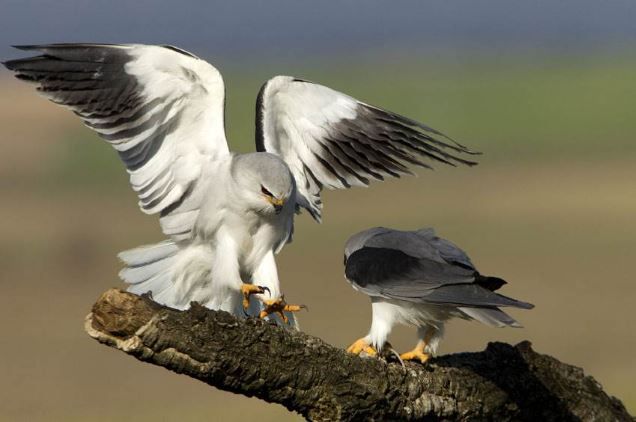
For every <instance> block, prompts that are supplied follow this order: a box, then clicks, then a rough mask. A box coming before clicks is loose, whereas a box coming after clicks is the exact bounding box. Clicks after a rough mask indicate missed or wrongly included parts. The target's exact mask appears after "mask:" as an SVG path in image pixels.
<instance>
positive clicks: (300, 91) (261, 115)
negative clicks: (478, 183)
mask: <svg viewBox="0 0 636 422" xmlns="http://www.w3.org/2000/svg"><path fill="white" fill-rule="evenodd" d="M256 128H257V130H256V147H257V150H259V151H268V152H271V153H275V154H278V155H280V156H281V157H282V158H283V159H284V160H285V161H286V162H287V164H288V165H289V167H290V168H291V171H292V173H293V174H294V177H295V179H296V183H297V187H298V203H299V204H300V206H302V207H303V208H305V209H307V210H308V211H309V212H310V213H311V215H312V216H313V217H314V218H315V219H316V220H318V221H319V220H320V216H321V208H322V202H321V200H320V191H321V190H322V188H323V187H327V188H331V189H342V188H349V187H351V186H364V185H368V184H369V183H370V181H372V180H384V177H385V176H393V177H400V175H401V174H409V173H411V172H410V171H409V169H408V165H409V164H413V165H418V166H422V167H430V166H429V164H427V163H426V162H425V161H423V160H425V159H427V160H429V161H435V162H440V163H444V164H449V165H456V164H458V163H459V164H466V165H474V164H476V163H475V162H474V161H471V160H468V159H465V158H462V157H461V155H462V154H475V153H474V152H472V151H470V150H469V149H468V148H466V147H464V146H463V145H460V144H458V143H457V142H455V141H453V140H452V139H450V138H448V137H447V136H445V135H443V134H442V133H440V132H438V131H436V130H434V129H432V128H430V127H428V126H426V125H423V124H421V123H418V122H416V121H414V120H411V119H409V118H406V117H403V116H400V115H398V114H395V113H392V112H390V111H386V110H382V109H380V108H377V107H374V106H371V105H369V104H365V103H363V102H360V101H358V100H356V99H354V98H352V97H350V96H348V95H345V94H342V93H340V92H337V91H334V90H332V89H330V88H327V87H325V86H322V85H318V84H314V83H311V82H307V81H303V80H299V79H295V78H292V77H289V76H276V77H274V78H272V79H270V80H269V81H267V83H265V85H263V87H262V88H261V91H260V93H259V95H258V100H257V106H256Z"/></svg>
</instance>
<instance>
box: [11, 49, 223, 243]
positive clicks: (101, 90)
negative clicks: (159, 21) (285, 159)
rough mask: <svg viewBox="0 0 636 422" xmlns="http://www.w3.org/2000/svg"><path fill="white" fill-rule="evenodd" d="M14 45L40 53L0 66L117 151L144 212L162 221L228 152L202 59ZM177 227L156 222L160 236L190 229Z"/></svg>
mask: <svg viewBox="0 0 636 422" xmlns="http://www.w3.org/2000/svg"><path fill="white" fill-rule="evenodd" d="M17 48H19V49H21V50H26V51H36V52H39V53H40V54H39V55H37V56H33V57H27V58H24V59H17V60H11V61H8V62H6V63H4V64H5V66H6V67H7V68H8V69H10V70H12V71H13V72H15V74H16V77H17V78H18V79H22V80H25V81H27V82H32V83H34V84H35V85H37V89H38V91H39V92H40V93H41V94H42V95H44V96H45V97H47V98H48V99H50V100H51V101H53V102H54V103H57V104H60V105H62V106H64V107H66V108H69V109H71V110H72V111H73V112H74V113H75V114H76V115H78V116H79V117H80V118H81V119H82V120H83V121H84V123H85V124H86V125H87V126H88V127H90V128H91V129H93V130H94V131H96V132H97V133H98V134H99V135H100V136H101V137H102V138H103V139H104V140H106V141H107V142H108V143H109V144H110V145H111V146H112V147H113V148H114V149H115V150H117V152H118V153H119V156H120V158H121V160H122V161H123V162H124V164H125V166H126V168H127V170H128V173H129V175H130V183H131V185H132V188H133V190H134V191H135V192H136V193H137V195H138V197H139V206H140V208H141V210H142V211H144V212H145V213H148V214H154V213H159V212H161V213H162V217H166V215H167V214H170V213H171V212H173V211H174V210H175V208H179V206H180V205H182V204H183V202H184V200H185V199H186V197H187V196H188V195H189V194H190V193H191V192H192V190H193V188H194V185H195V183H196V181H197V180H198V178H199V177H200V175H201V172H202V169H203V168H204V167H205V165H206V164H208V163H209V162H210V161H213V160H216V159H219V158H221V157H224V156H227V155H228V154H229V150H228V146H227V142H226V140H225V132H224V127H223V104H224V95H225V93H224V87H223V79H222V78H221V75H220V74H219V72H218V71H217V70H216V69H215V68H214V67H213V66H212V65H210V64H209V63H207V62H205V61H204V60H201V59H199V58H197V57H195V56H193V55H192V54H190V53H187V52H185V51H183V50H179V49H177V48H175V47H170V46H150V45H138V44H127V45H110V44H50V45H31V46H18V47H17ZM196 208H198V207H197V206H196V205H194V206H193V205H192V204H189V211H188V212H189V213H190V214H193V213H196V211H195V209H196ZM187 220H188V221H190V220H192V218H188V219H187ZM179 222H180V224H174V222H171V223H167V220H165V221H164V219H162V227H163V228H164V232H165V233H166V234H168V235H171V236H175V235H177V236H179V235H181V234H183V233H177V232H178V231H184V230H185V232H187V231H188V226H189V225H190V224H183V219H181V220H179ZM177 226H178V227H177ZM185 232H184V233H185Z"/></svg>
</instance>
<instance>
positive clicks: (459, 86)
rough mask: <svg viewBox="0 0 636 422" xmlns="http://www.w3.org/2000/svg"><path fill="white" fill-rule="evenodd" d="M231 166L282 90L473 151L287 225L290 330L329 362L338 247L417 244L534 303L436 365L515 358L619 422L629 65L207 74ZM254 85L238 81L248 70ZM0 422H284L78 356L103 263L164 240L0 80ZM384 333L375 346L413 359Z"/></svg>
mask: <svg viewBox="0 0 636 422" xmlns="http://www.w3.org/2000/svg"><path fill="white" fill-rule="evenodd" d="M219 67H220V70H221V71H222V72H223V74H224V75H225V78H226V86H227V91H228V100H227V119H226V122H227V124H226V125H227V128H228V139H229V140H230V143H231V147H232V148H233V149H236V150H239V151H249V150H251V149H253V136H254V135H253V133H254V124H253V120H254V101H255V97H256V93H257V91H258V88H259V87H260V84H261V83H262V82H263V81H264V80H265V79H267V78H268V77H270V76H272V75H274V74H279V73H287V74H293V75H294V76H298V77H302V78H305V79H309V80H313V81H315V82H320V83H323V84H326V85H329V86H331V87H333V88H335V89H338V90H341V91H344V92H347V93H349V94H350V95H353V96H355V97H357V98H359V99H361V100H363V101H365V102H368V103H371V104H375V105H380V106H383V107H385V108H388V109H391V110H393V111H396V112H399V113H402V114H405V115H407V116H409V117H412V118H415V119H418V120H421V121H423V122H425V123H427V124H429V125H431V126H432V127H434V128H437V129H439V130H442V131H443V132H445V133H447V134H449V135H451V136H452V137H454V138H455V139H457V140H459V141H460V142H462V143H465V144H467V145H468V146H470V147H471V148H473V149H476V150H480V151H482V152H484V156H482V157H481V158H480V162H481V165H480V166H477V167H475V168H471V169H465V168H456V169H454V168H441V167H439V166H438V169H437V170H436V171H433V172H431V171H419V172H418V175H419V176H420V177H417V178H404V179H401V180H393V181H389V182H386V183H383V184H376V185H374V186H372V187H371V188H369V189H353V190H351V191H347V192H342V191H340V192H327V193H326V194H325V195H324V203H325V218H324V223H323V224H322V225H317V224H315V223H313V222H312V221H311V220H310V218H309V217H308V216H307V215H302V216H300V217H299V218H298V219H297V228H296V237H295V240H294V243H293V244H292V245H289V246H288V247H287V248H285V249H284V251H283V252H282V253H281V255H280V256H279V260H278V263H279V270H280V273H281V278H282V283H283V287H284V290H285V292H286V295H287V297H288V298H289V299H290V300H293V301H295V302H301V303H306V304H307V305H309V308H310V309H311V312H308V313H307V314H305V315H302V320H301V323H302V328H303V329H304V330H306V331H308V332H309V333H312V334H315V335H318V336H320V337H322V338H323V339H325V340H326V341H328V342H330V343H332V344H335V345H338V346H346V345H347V344H348V343H349V342H351V341H352V340H354V339H356V338H358V337H360V336H361V335H363V334H364V333H365V331H366V330H367V329H368V325H369V322H370V306H369V304H368V300H367V299H365V298H364V297H362V296H361V295H360V294H357V293H356V292H354V291H353V290H352V289H351V288H350V287H349V286H348V285H347V284H346V283H345V281H344V280H343V276H342V245H343V243H344V241H345V239H346V238H347V237H348V236H349V235H350V234H351V233H353V232H354V231H357V230H361V229H364V228H367V227H370V226H374V225H385V226H393V227H397V228H416V227H424V226H434V227H436V228H437V230H438V232H439V233H440V234H442V235H444V236H447V237H448V238H450V239H452V240H453V241H455V242H456V243H458V244H459V245H462V246H463V247H464V248H465V249H466V250H467V251H468V252H469V253H470V254H471V256H472V257H473V260H474V262H475V263H476V264H477V265H478V267H480V269H481V270H482V271H483V272H484V273H492V274H494V275H499V276H502V277H504V278H506V279H507V280H508V281H509V282H510V284H509V285H508V286H506V287H505V291H504V293H506V294H508V295H510V296H513V297H518V298H520V299H523V300H527V301H530V302H533V303H535V304H536V305H537V307H536V309H535V310H533V311H530V312H516V313H514V315H515V316H516V317H517V318H518V319H519V320H521V321H522V322H523V324H524V325H525V328H524V329H521V330H513V329H508V330H494V329H490V328H487V327H482V326H480V325H478V324H477V323H467V322H453V323H451V324H450V327H449V329H448V331H447V335H446V340H445V341H444V342H443V343H442V346H441V352H442V353H452V352H457V351H465V350H480V349H483V348H484V347H485V345H486V343H487V342H488V341H494V340H501V341H508V342H518V341H521V340H523V339H529V340H531V341H532V342H533V344H534V346H535V348H536V349H537V350H538V351H541V352H545V353H550V354H554V355H555V356H556V357H558V358H560V359H561V360H563V361H565V362H568V363H572V364H576V365H579V366H582V367H584V368H585V369H586V371H587V373H589V374H591V375H593V376H594V377H595V378H596V379H597V380H599V381H600V382H601V383H602V384H603V386H604V387H605V388H606V390H607V391H609V392H610V393H611V394H615V395H617V396H618V397H619V398H621V399H622V400H624V402H625V403H626V404H627V405H628V407H629V408H630V410H631V412H632V413H635V412H636V385H634V379H636V361H635V360H634V358H633V350H634V349H635V348H636V330H635V327H634V319H633V316H632V315H631V312H630V311H631V308H632V307H633V303H632V298H633V297H634V295H635V294H636V286H635V284H634V282H633V275H632V274H631V271H630V269H631V268H630V267H631V265H632V263H633V262H635V260H636V240H635V239H636V219H635V218H634V216H636V187H635V183H636V142H634V140H636V119H635V118H634V110H636V95H635V94H636V85H635V84H634V83H633V80H634V77H633V72H634V68H636V57H629V56H627V55H622V56H616V57H609V56H608V57H599V56H594V57H589V58H586V57H568V58H563V57H560V58H556V57H526V58H523V59H511V58H509V57H497V56H493V57H488V58H480V59H475V58H458V57H455V58H452V57H440V58H439V60H434V61H433V62H427V63H424V62H422V63H419V62H415V63H414V62H408V61H405V60H401V59H400V57H399V56H397V55H396V57H391V58H390V60H389V58H387V59H386V62H383V63H378V62H374V61H372V60H367V61H364V60H362V61H359V60H357V61H356V63H348V62H347V60H338V61H337V62H336V61H332V62H327V63H315V64H305V65H304V67H303V68H293V67H292V68H291V70H289V69H290V67H288V66H286V67H274V66H272V65H267V66H261V67H260V68H259V69H258V71H257V70H251V71H250V72H249V73H246V72H244V71H242V70H241V69H243V68H244V66H240V64H239V63H234V64H229V65H225V66H224V65H223V64H219ZM252 69H254V68H253V67H252ZM0 87H1V89H2V91H1V92H2V93H3V95H2V97H0V128H1V129H0V130H1V131H2V136H1V137H0V156H1V157H2V158H1V160H2V165H0V187H1V189H2V197H3V199H2V204H3V206H2V207H0V230H1V232H2V233H3V242H2V243H0V274H1V275H2V277H1V279H2V283H1V284H0V289H1V290H0V328H1V329H2V330H3V334H4V336H5V339H8V340H7V342H6V344H7V345H8V347H6V346H5V347H4V348H3V352H2V353H3V354H2V356H3V359H1V360H0V373H1V374H3V375H2V376H1V377H0V395H2V397H3V405H2V406H0V420H4V419H6V420H65V421H67V420H78V421H79V420H113V419H115V418H117V419H118V420H131V421H132V420H135V421H139V420H153V419H156V418H160V419H165V420H172V419H179V420H193V421H194V420H202V419H204V418H205V419H208V420H210V419H211V420H234V419H237V418H238V417H241V418H246V417H250V416H251V417H255V418H258V419H259V420H262V421H268V420H281V419H283V420H293V419H295V417H294V416H291V415H289V414H288V413H287V412H286V411H285V410H284V409H283V408H282V407H279V406H273V405H268V404H265V403H263V402H260V401H258V400H256V399H247V398H243V397H238V396H235V395H232V394H230V393H225V392H220V391H215V390H212V389H210V388H209V387H207V386H205V385H203V384H201V385H200V384H199V383H197V382H195V381H193V380H190V379H186V378H185V377H182V376H178V375H175V374H171V373H169V372H167V371H164V370H161V369H159V368H155V367H151V366H148V365H142V364H140V363H138V362H136V361H134V360H133V359H131V358H128V357H126V356H124V355H123V354H121V353H118V352H115V351H112V350H109V349H106V348H105V347H103V346H100V345H98V344H97V343H95V342H94V341H92V340H90V339H89V338H88V336H86V335H85V334H84V333H83V331H82V323H83V318H84V316H85V315H86V313H87V312H88V310H89V307H90V305H91V304H92V303H93V301H94V299H95V298H96V297H97V296H98V295H99V294H100V293H101V292H102V291H103V290H105V289H106V288H108V287H111V286H121V284H120V283H119V282H118V280H117V277H116V274H117V271H118V269H119V263H118V262H117V260H116V258H115V254H116V253H117V252H118V251H120V250H123V249H126V248H130V247H133V246H137V245H140V244H146V243H152V242H154V241H157V240H159V239H161V233H160V231H159V229H158V225H157V224H156V220H155V218H153V217H147V216H144V215H143V214H141V213H140V212H139V211H138V210H137V207H136V199H135V197H134V195H133V194H132V193H131V192H130V191H129V189H128V185H127V180H126V175H125V173H124V171H123V170H122V166H121V164H120V163H119V161H118V159H117V157H116V154H114V153H113V152H112V151H111V150H110V148H109V147H108V146H107V145H105V144H104V143H103V142H101V141H99V140H98V139H97V138H96V137H95V136H94V135H93V134H92V133H91V132H90V131H89V130H88V129H86V128H84V127H83V126H81V124H80V123H79V121H78V120H77V119H75V118H74V116H73V115H72V114H71V113H68V112H67V111H65V110H62V109H59V108H57V107H54V106H53V105H52V104H49V103H47V102H46V101H45V100H43V99H41V98H39V97H37V96H36V95H35V94H34V92H33V91H32V89H31V88H30V87H28V86H25V85H22V84H18V82H14V81H13V80H11V79H10V78H9V77H8V74H6V73H2V74H0ZM413 339H414V332H413V330H410V329H399V330H397V332H396V333H395V335H394V338H393V339H392V343H393V344H394V345H395V346H396V347H398V348H400V349H404V348H407V347H409V346H411V343H412V341H413Z"/></svg>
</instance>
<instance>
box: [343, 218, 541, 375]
mask: <svg viewBox="0 0 636 422" xmlns="http://www.w3.org/2000/svg"><path fill="white" fill-rule="evenodd" d="M344 259H345V277H346V279H347V280H348V281H349V282H350V283H351V285H352V286H353V288H354V289H356V290H358V291H361V292H363V293H365V294H367V295H368V296H369V297H371V306H372V309H373V319H372V322H371V330H370V331H369V334H368V335H367V336H366V337H363V338H361V339H359V340H357V341H356V342H354V343H353V344H352V345H351V346H350V347H349V349H348V351H349V352H351V353H355V354H359V353H361V352H363V351H364V352H365V353H367V354H369V355H375V354H377V351H378V350H381V349H382V347H383V346H384V344H385V343H386V339H387V337H388V335H389V334H390V332H391V329H392V328H393V326H394V324H406V325H413V326H416V327H417V335H418V338H419V341H418V343H417V345H416V346H415V348H414V349H413V350H412V351H410V352H407V353H404V354H402V355H401V356H400V357H401V358H402V359H403V360H419V361H420V362H422V363H424V362H426V360H428V358H429V357H430V356H431V355H434V354H435V352H436V350H437V346H438V344H439V341H440V339H441V337H442V335H443V333H444V323H445V322H446V321H447V320H448V319H450V318H453V317H459V318H464V319H475V320H477V321H480V322H482V323H484V324H487V325H490V326H492V327H520V325H519V323H518V322H517V321H515V320H514V319H513V318H512V317H511V316H509V315H508V314H506V313H505V312H503V311H502V310H500V309H499V308H500V307H504V306H511V307H515V308H523V309H532V308H533V307H534V305H531V304H530V303H526V302H520V301H518V300H515V299H511V298H509V297H506V296H503V295H500V294H497V293H494V291H495V290H497V289H499V288H500V287H501V286H503V285H504V284H506V282H505V281H504V280H502V279H500V278H497V277H488V276H483V275H481V274H479V272H478V271H477V269H476V268H475V266H474V265H473V263H472V262H471V261H470V258H468V256H467V255H466V253H465V252H464V251H462V250H461V249H459V248H458V247H457V246H455V245H454V244H452V243H451V242H449V241H448V240H446V239H442V238H440V237H437V236H436V235H435V232H434V230H433V229H432V228H427V229H421V230H416V231H399V230H393V229H387V228H384V227H376V228H372V229H369V230H365V231H363V232H360V233H357V234H355V235H353V236H352V237H350V238H349V240H347V243H346V245H345V257H344Z"/></svg>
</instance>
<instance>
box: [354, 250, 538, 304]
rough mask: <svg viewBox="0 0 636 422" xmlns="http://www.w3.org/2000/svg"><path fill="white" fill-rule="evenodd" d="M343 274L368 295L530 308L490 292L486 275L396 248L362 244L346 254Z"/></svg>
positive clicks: (435, 301) (415, 300)
mask: <svg viewBox="0 0 636 422" xmlns="http://www.w3.org/2000/svg"><path fill="white" fill-rule="evenodd" d="M345 274H346V277H347V279H348V280H350V281H351V282H352V283H354V284H355V285H356V286H357V288H358V289H360V290H362V291H363V292H365V293H367V294H369V295H371V296H380V297H385V298H390V299H400V300H406V301H411V302H420V303H437V304H452V305H460V306H470V307H491V306H513V307H518V308H527V309H529V308H531V307H532V305H530V304H529V303H525V302H520V301H517V300H514V299H511V298H508V297H506V296H502V295H499V294H497V293H494V292H492V291H491V290H489V289H488V288H487V287H485V286H483V285H482V284H481V283H480V282H481V280H482V279H484V278H485V277H482V276H480V275H479V273H478V272H477V271H475V270H474V269H468V268H465V267H463V266H459V265H453V264H449V263H447V262H445V261H441V262H440V261H438V260H435V259H430V258H416V257H413V256H411V255H408V254H406V253H404V252H402V251H400V250H396V249H389V248H379V247H368V246H367V247H363V248H361V249H359V250H357V251H356V252H354V253H353V254H351V256H349V258H348V259H347V262H346V268H345Z"/></svg>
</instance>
